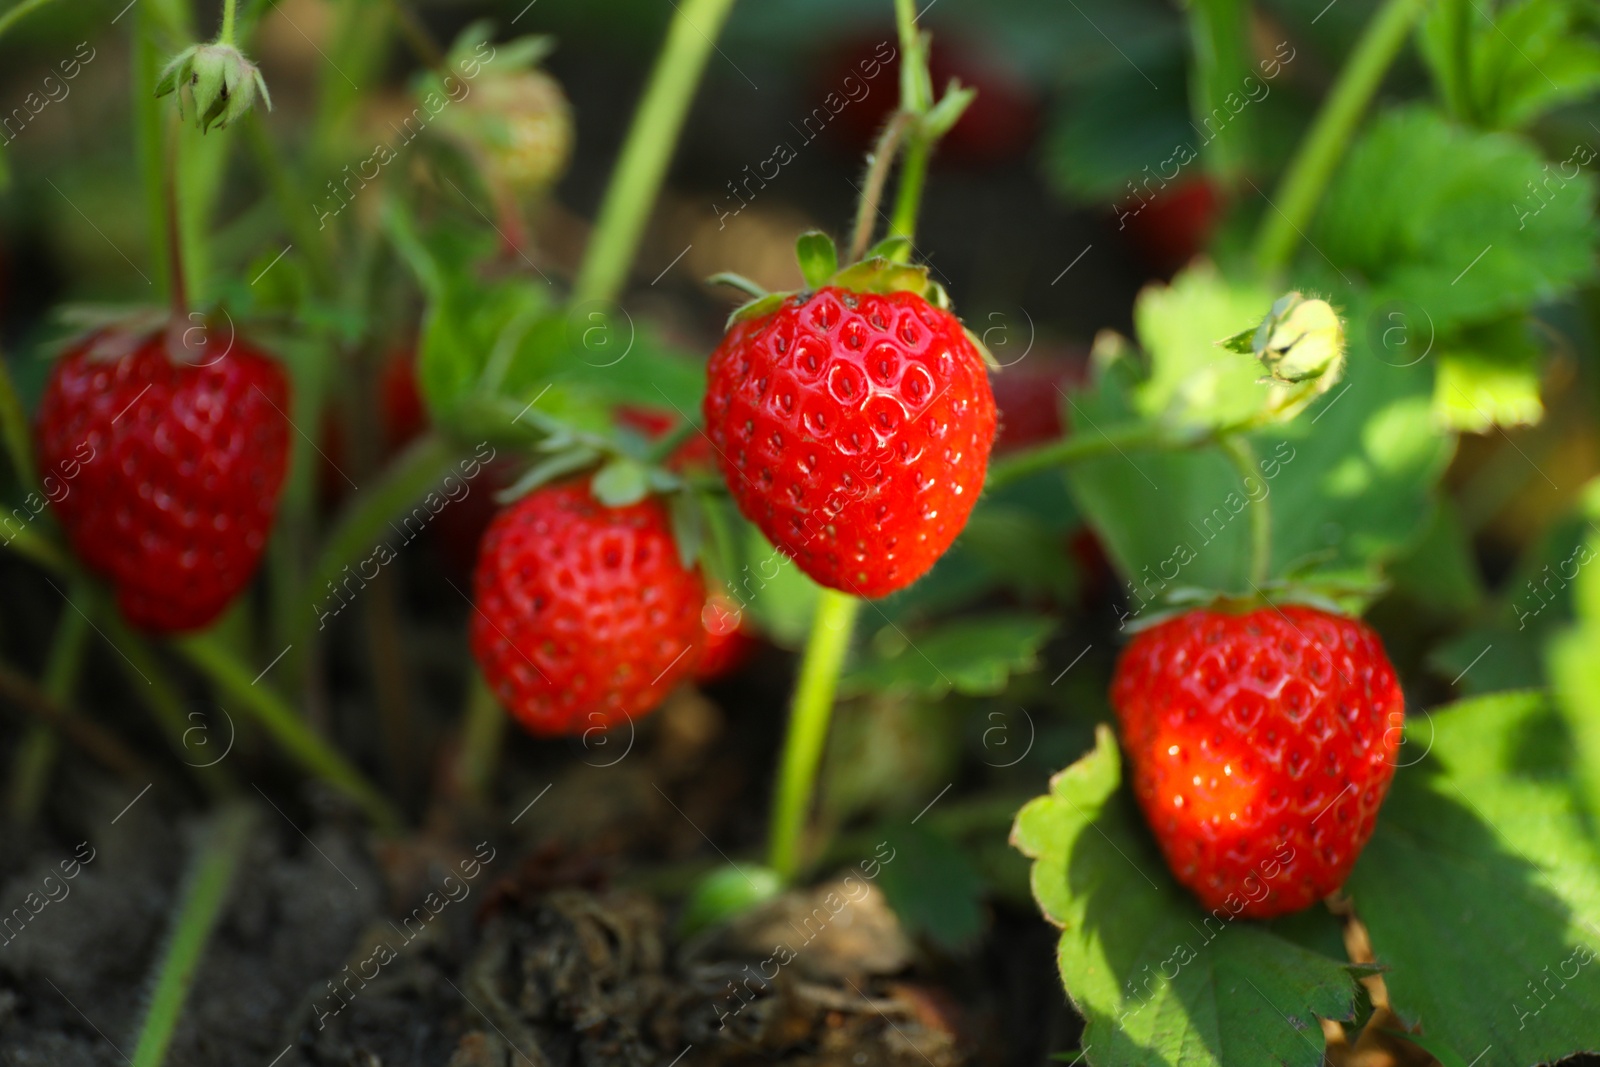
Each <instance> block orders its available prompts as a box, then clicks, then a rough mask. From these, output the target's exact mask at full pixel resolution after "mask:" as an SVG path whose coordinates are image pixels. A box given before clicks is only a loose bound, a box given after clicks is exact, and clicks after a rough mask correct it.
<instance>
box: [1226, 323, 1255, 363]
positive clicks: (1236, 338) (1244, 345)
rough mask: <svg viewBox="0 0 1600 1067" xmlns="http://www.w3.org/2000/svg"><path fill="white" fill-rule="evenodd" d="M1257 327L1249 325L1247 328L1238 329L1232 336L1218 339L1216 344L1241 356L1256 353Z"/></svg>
mask: <svg viewBox="0 0 1600 1067" xmlns="http://www.w3.org/2000/svg"><path fill="white" fill-rule="evenodd" d="M1258 329H1259V327H1257V326H1251V327H1250V328H1249V329H1246V330H1240V331H1239V332H1238V333H1236V334H1234V335H1233V336H1232V337H1225V338H1223V339H1222V340H1220V341H1218V342H1217V346H1218V347H1219V348H1226V349H1227V350H1228V351H1229V352H1237V353H1239V354H1240V355H1241V356H1253V355H1255V354H1256V345H1255V340H1256V331H1257V330H1258Z"/></svg>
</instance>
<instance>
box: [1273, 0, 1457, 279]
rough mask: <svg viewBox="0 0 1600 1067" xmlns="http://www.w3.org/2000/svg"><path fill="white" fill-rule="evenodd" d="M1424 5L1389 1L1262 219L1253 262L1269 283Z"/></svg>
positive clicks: (1363, 36)
mask: <svg viewBox="0 0 1600 1067" xmlns="http://www.w3.org/2000/svg"><path fill="white" fill-rule="evenodd" d="M1426 3H1427V0H1385V2H1384V5H1383V6H1382V7H1381V8H1379V9H1378V12H1377V14H1375V15H1374V16H1373V17H1372V21H1371V22H1369V23H1368V24H1367V28H1366V30H1364V31H1363V32H1362V34H1361V39H1360V40H1359V41H1357V42H1356V47H1355V50H1354V51H1352V52H1351V53H1350V58H1349V59H1348V60H1347V61H1346V62H1345V65H1344V69H1343V70H1341V71H1340V72H1339V77H1338V80H1337V81H1336V82H1334V85H1333V88H1332V90H1330V91H1329V93H1328V98H1327V99H1326V100H1325V101H1323V104H1322V110H1321V111H1320V112H1318V114H1317V117H1316V120H1315V121H1314V122H1313V123H1312V125H1311V129H1310V131H1309V132H1307V134H1306V136H1305V139H1304V140H1302V141H1301V142H1300V147H1299V148H1298V149H1297V150H1296V152H1295V156H1294V159H1293V160H1292V161H1291V162H1290V164H1289V169H1288V170H1287V171H1286V172H1285V173H1284V176H1283V181H1282V182H1281V183H1280V184H1279V185H1278V195H1277V197H1276V198H1275V199H1274V201H1273V202H1272V203H1271V204H1269V205H1268V208H1267V213H1266V214H1265V215H1264V216H1262V219H1261V228H1260V229H1259V230H1258V231H1257V232H1256V240H1255V250H1254V256H1255V261H1256V267H1257V269H1258V270H1259V272H1260V273H1261V275H1262V276H1263V277H1265V278H1271V277H1273V276H1275V275H1277V274H1279V273H1280V272H1281V271H1282V270H1283V269H1284V267H1285V266H1287V264H1288V262H1289V256H1290V254H1291V253H1292V252H1293V251H1294V246H1295V242H1296V241H1298V240H1299V239H1300V237H1301V236H1302V234H1303V232H1304V230H1305V228H1306V226H1307V225H1309V224H1310V222H1311V217H1312V215H1313V214H1314V213H1315V211H1316V209H1317V203H1318V201H1319V200H1321V198H1322V192H1323V190H1324V189H1325V188H1326V187H1327V185H1328V182H1329V180H1330V179H1331V178H1332V177H1333V171H1334V167H1335V166H1337V165H1338V163H1339V160H1340V158H1341V157H1342V156H1343V154H1344V150H1345V146H1346V145H1348V144H1349V142H1350V137H1351V135H1352V134H1353V133H1354V132H1355V129H1356V125H1357V124H1358V123H1359V122H1360V121H1361V116H1362V113H1363V112H1365V111H1366V108H1367V104H1368V103H1369V102H1370V101H1371V100H1372V97H1373V94H1374V93H1376V92H1377V91H1378V85H1379V84H1380V83H1381V82H1382V81H1383V76H1384V74H1385V73H1386V72H1387V71H1388V69H1389V66H1390V64H1392V63H1393V62H1394V60H1395V57H1396V56H1398V55H1399V54H1400V48H1401V46H1402V45H1404V44H1405V41H1406V36H1407V35H1408V34H1409V33H1410V31H1411V26H1412V24H1413V23H1415V22H1416V20H1417V17H1418V16H1419V15H1420V14H1421V13H1422V9H1423V7H1424V6H1425V4H1426Z"/></svg>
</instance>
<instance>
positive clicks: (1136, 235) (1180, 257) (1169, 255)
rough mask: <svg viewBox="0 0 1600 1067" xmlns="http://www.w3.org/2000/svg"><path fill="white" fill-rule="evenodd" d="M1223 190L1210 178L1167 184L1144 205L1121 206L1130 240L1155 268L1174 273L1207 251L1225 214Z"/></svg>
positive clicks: (1147, 262) (1151, 266) (1127, 204)
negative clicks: (1218, 223) (1223, 211)
mask: <svg viewBox="0 0 1600 1067" xmlns="http://www.w3.org/2000/svg"><path fill="white" fill-rule="evenodd" d="M1222 207H1223V203H1222V192H1221V190H1219V189H1218V188H1217V185H1216V183H1215V182H1213V181H1212V180H1211V179H1210V178H1207V177H1204V176H1201V177H1196V178H1190V179H1188V180H1186V181H1181V182H1177V183H1175V184H1173V185H1169V186H1167V187H1166V188H1165V189H1162V190H1161V191H1160V192H1158V193H1156V194H1155V195H1154V196H1152V197H1150V198H1149V199H1148V200H1145V201H1144V203H1143V205H1142V206H1141V205H1140V202H1139V201H1138V200H1132V201H1130V202H1127V203H1124V204H1122V205H1120V207H1119V209H1118V212H1119V215H1121V217H1122V218H1123V219H1124V221H1125V223H1126V229H1127V234H1128V240H1129V241H1130V242H1131V243H1132V244H1133V246H1134V248H1135V249H1137V250H1138V252H1139V254H1140V256H1141V258H1143V260H1144V261H1145V264H1146V265H1147V266H1148V267H1149V268H1150V269H1151V270H1153V271H1156V272H1158V273H1161V274H1170V273H1172V272H1173V271H1176V270H1177V269H1178V268H1179V267H1182V266H1183V265H1184V264H1186V263H1188V262H1189V261H1190V260H1191V259H1193V258H1194V257H1195V256H1197V255H1199V254H1200V253H1201V252H1203V251H1205V249H1206V246H1207V245H1209V244H1210V243H1211V237H1212V235H1213V234H1214V233H1215V232H1216V229H1217V222H1218V221H1219V220H1220V218H1221V216H1222Z"/></svg>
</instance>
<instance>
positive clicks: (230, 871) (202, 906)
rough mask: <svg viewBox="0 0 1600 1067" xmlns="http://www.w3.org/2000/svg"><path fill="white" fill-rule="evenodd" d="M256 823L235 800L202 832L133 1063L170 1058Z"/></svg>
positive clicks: (151, 1065) (151, 1064) (148, 1065)
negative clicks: (169, 1050) (180, 1020)
mask: <svg viewBox="0 0 1600 1067" xmlns="http://www.w3.org/2000/svg"><path fill="white" fill-rule="evenodd" d="M254 822H255V816H254V813H253V811H252V810H251V809H250V808H249V807H247V806H245V805H244V804H235V805H232V806H229V807H226V808H223V809H222V810H221V811H219V812H217V814H216V815H214V816H212V818H211V821H210V823H209V825H207V827H206V829H205V832H204V833H203V834H202V835H201V838H200V842H199V844H198V846H197V847H196V849H195V853H194V856H193V858H192V859H191V860H190V861H189V868H188V871H187V873H186V876H185V878H184V886H183V892H182V894H181V895H180V896H179V897H178V899H177V903H176V905H175V909H174V911H173V917H172V933H171V935H170V937H169V939H168V941H167V946H166V951H165V952H164V953H163V954H162V957H161V963H160V964H159V965H158V967H157V969H156V972H155V980H154V982H153V984H152V986H151V992H150V1005H149V1007H148V1008H147V1009H146V1010H145V1016H144V1025H142V1026H141V1027H140V1028H139V1042H138V1044H137V1045H135V1046H134V1050H133V1067H160V1064H161V1063H162V1061H163V1060H164V1059H165V1058H166V1055H167V1046H168V1045H169V1044H171V1042H172V1035H173V1033H174V1031H176V1030H177V1028H178V1017H179V1015H180V1014H181V1013H182V1011H183V1003H184V1001H185V1000H187V999H188V997H189V989H190V987H191V986H192V985H194V978H195V972H196V971H198V970H199V968H200V961H201V959H202V957H203V956H204V955H205V949H206V942H208V941H209V940H210V939H211V932H212V930H214V929H215V928H216V925H217V920H218V919H220V918H221V917H222V909H223V905H225V904H226V903H227V900H228V890H229V888H230V887H231V886H232V885H233V880H234V876H235V875H236V874H237V872H238V870H239V865H240V862H241V861H242V860H243V859H244V853H245V847H246V846H247V845H248V844H249V843H250V830H251V827H252V826H253V824H254Z"/></svg>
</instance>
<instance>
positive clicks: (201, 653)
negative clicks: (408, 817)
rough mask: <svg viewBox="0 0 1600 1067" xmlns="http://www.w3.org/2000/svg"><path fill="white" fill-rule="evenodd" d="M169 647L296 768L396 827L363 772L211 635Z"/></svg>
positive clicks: (391, 810) (393, 813)
mask: <svg viewBox="0 0 1600 1067" xmlns="http://www.w3.org/2000/svg"><path fill="white" fill-rule="evenodd" d="M173 647H175V648H176V649H177V650H178V651H179V652H180V653H182V654H183V656H184V657H185V658H186V659H188V660H189V662H191V663H192V664H194V665H195V667H197V668H198V669H199V670H200V672H201V673H202V674H204V675H205V676H206V677H208V678H209V679H211V682H212V684H213V685H215V686H216V688H217V689H218V691H219V692H220V693H222V694H224V695H226V696H227V697H228V699H229V700H231V701H233V702H235V705H236V706H242V707H243V708H244V710H246V711H248V712H249V713H250V714H251V715H252V716H254V717H255V720H256V721H257V722H258V723H260V724H261V726H262V727H263V728H264V729H265V730H266V731H267V733H269V734H271V735H272V739H273V740H274V741H275V742H277V744H278V745H279V747H281V748H282V749H283V750H284V751H285V752H286V753H287V754H288V755H289V757H290V758H291V759H293V760H294V761H295V762H296V763H298V764H299V765H300V766H301V767H302V768H304V769H305V770H306V771H308V772H309V773H311V774H313V775H316V776H317V777H318V778H321V779H322V780H323V781H325V782H327V783H328V784H329V785H330V786H332V787H333V788H335V789H337V790H338V791H339V792H341V793H343V794H345V795H346V796H348V797H349V798H350V799H352V800H354V801H355V802H356V803H357V804H359V805H360V806H361V808H362V810H363V811H365V812H366V813H367V814H368V815H369V816H370V817H371V818H372V820H373V822H375V823H377V824H378V826H379V827H380V828H381V829H383V830H385V831H389V832H393V831H397V830H398V829H399V828H400V825H401V820H400V814H399V812H398V811H397V810H396V809H395V807H394V805H393V804H392V803H390V801H389V799H388V798H387V797H385V796H384V795H383V794H382V793H380V792H379V791H378V789H377V787H376V786H374V785H373V784H372V782H371V781H369V780H368V779H367V776H366V775H364V774H362V773H361V771H360V770H359V769H358V768H357V767H356V766H355V765H354V764H353V763H351V762H350V761H349V760H347V759H345V757H344V756H343V755H342V754H341V753H340V752H339V751H338V750H337V749H335V748H334V747H332V746H331V745H329V744H328V743H327V742H326V741H325V740H323V739H322V738H321V737H318V736H317V735H316V734H314V733H312V732H311V730H310V728H309V727H307V726H306V724H305V722H304V720H303V719H302V718H301V717H300V716H299V715H297V714H296V713H295V711H294V709H293V708H291V707H290V706H289V705H288V704H287V703H285V702H284V700H283V698H282V697H280V696H278V694H277V693H275V692H273V691H272V690H271V689H269V688H267V687H266V686H265V685H264V684H262V683H261V682H259V681H252V680H251V676H250V671H249V670H248V669H247V668H246V667H245V666H244V664H242V663H240V662H239V661H238V660H236V659H234V658H233V656H232V654H230V653H229V652H228V651H227V650H226V649H225V648H223V646H222V645H221V643H219V642H218V640H217V639H216V637H215V635H214V634H212V633H209V632H208V633H203V634H196V635H194V636H191V637H185V638H182V639H180V640H178V641H176V642H174V643H173Z"/></svg>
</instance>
